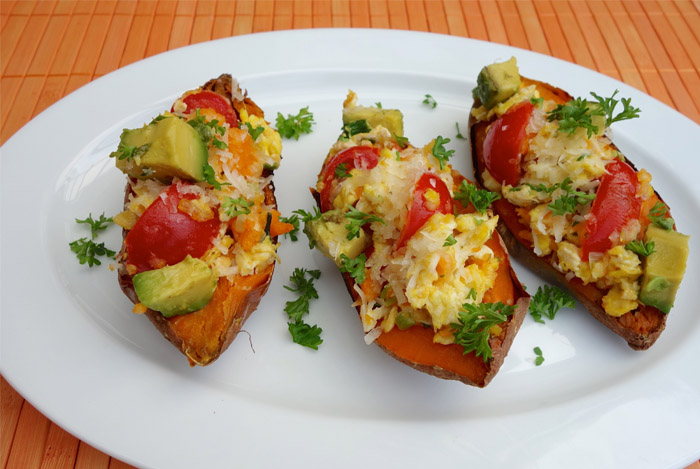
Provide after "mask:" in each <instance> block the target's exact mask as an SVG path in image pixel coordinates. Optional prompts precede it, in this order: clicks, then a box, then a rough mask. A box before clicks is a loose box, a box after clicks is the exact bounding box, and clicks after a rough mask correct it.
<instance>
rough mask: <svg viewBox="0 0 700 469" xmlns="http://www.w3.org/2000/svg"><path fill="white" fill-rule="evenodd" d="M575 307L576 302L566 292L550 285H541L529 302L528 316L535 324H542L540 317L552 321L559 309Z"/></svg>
mask: <svg viewBox="0 0 700 469" xmlns="http://www.w3.org/2000/svg"><path fill="white" fill-rule="evenodd" d="M575 307H576V300H574V298H573V297H572V296H571V295H570V294H569V293H568V292H565V291H564V290H562V289H560V288H558V287H554V286H551V285H543V286H541V287H539V288H538V289H537V293H535V295H534V296H533V297H532V300H530V315H532V318H533V319H534V320H535V322H539V323H542V324H544V320H542V316H545V317H547V318H549V319H550V320H552V319H554V316H556V314H557V312H559V310H560V309H562V308H575Z"/></svg>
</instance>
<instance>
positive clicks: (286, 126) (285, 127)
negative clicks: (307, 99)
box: [275, 106, 315, 140]
mask: <svg viewBox="0 0 700 469" xmlns="http://www.w3.org/2000/svg"><path fill="white" fill-rule="evenodd" d="M275 123H276V125H277V131H278V132H279V134H280V135H281V136H282V137H284V138H290V139H291V138H293V139H294V140H299V137H300V136H301V134H310V133H311V126H312V125H313V124H315V122H314V115H313V113H311V112H309V106H306V107H304V108H301V109H300V110H299V112H298V113H297V114H296V115H292V114H287V117H286V118H285V117H284V116H283V115H282V113H280V112H278V113H277V120H276V121H275Z"/></svg>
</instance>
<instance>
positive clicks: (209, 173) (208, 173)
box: [204, 163, 230, 191]
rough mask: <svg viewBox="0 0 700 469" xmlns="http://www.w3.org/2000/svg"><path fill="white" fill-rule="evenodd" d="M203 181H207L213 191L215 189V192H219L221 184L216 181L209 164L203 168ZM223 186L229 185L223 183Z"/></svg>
mask: <svg viewBox="0 0 700 469" xmlns="http://www.w3.org/2000/svg"><path fill="white" fill-rule="evenodd" d="M204 180H205V181H207V182H208V183H209V184H211V185H212V186H214V189H216V190H217V191H220V190H221V185H222V183H220V182H219V181H217V180H216V174H214V168H213V167H212V166H211V165H210V164H209V163H207V164H206V165H205V166H204ZM224 185H227V186H228V185H230V183H228V182H227V183H224Z"/></svg>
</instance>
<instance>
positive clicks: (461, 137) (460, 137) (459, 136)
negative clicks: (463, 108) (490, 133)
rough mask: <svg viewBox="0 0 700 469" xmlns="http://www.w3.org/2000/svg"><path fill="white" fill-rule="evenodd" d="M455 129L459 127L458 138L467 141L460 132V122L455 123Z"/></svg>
mask: <svg viewBox="0 0 700 469" xmlns="http://www.w3.org/2000/svg"><path fill="white" fill-rule="evenodd" d="M455 127H457V138H459V139H461V140H466V139H467V137H465V136H464V135H462V132H461V131H460V130H459V122H455Z"/></svg>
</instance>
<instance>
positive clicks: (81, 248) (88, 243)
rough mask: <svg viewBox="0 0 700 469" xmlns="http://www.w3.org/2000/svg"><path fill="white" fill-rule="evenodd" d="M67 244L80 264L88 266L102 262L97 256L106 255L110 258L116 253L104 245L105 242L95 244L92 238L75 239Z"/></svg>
mask: <svg viewBox="0 0 700 469" xmlns="http://www.w3.org/2000/svg"><path fill="white" fill-rule="evenodd" d="M69 246H70V250H71V251H73V252H74V253H75V255H76V256H78V261H79V262H80V264H85V263H87V265H88V266H90V267H92V266H93V265H101V264H102V262H100V260H99V259H98V258H97V256H106V257H109V258H110V259H114V256H115V255H116V252H115V251H112V250H111V249H107V248H106V247H105V243H99V244H97V243H96V242H94V241H93V240H91V239H87V238H80V239H76V240H75V241H73V242H72V243H69Z"/></svg>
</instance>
